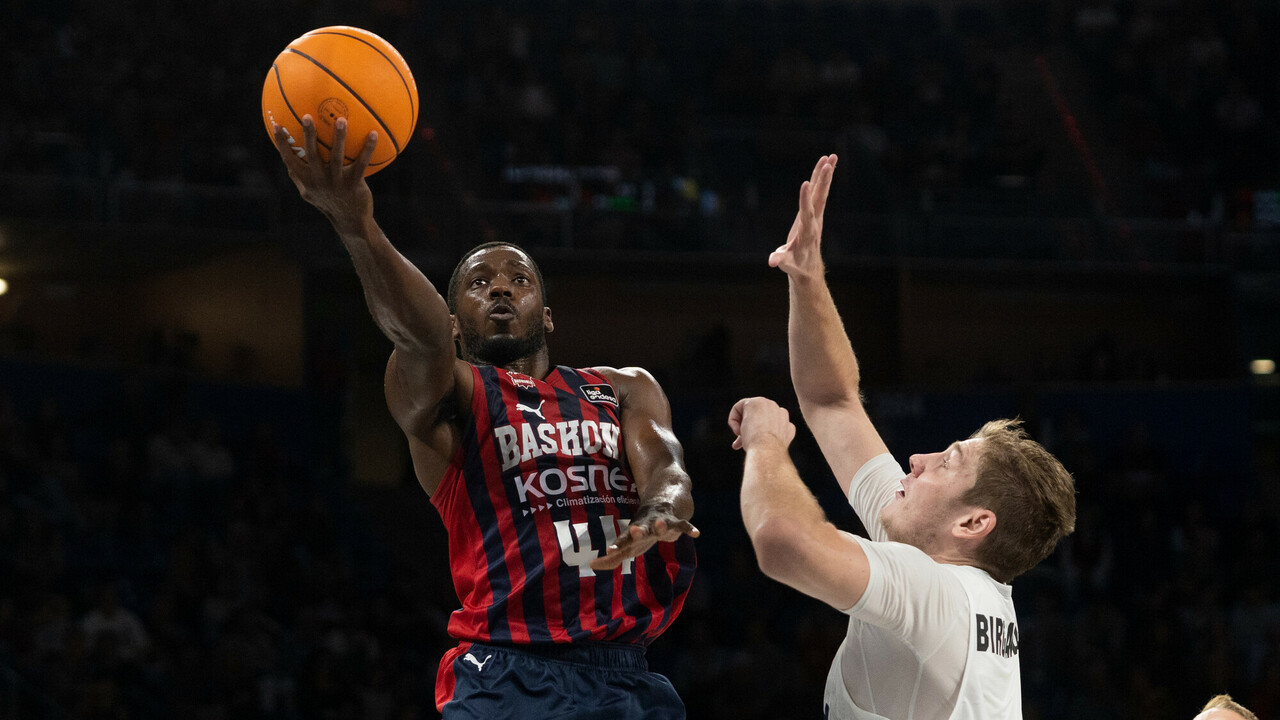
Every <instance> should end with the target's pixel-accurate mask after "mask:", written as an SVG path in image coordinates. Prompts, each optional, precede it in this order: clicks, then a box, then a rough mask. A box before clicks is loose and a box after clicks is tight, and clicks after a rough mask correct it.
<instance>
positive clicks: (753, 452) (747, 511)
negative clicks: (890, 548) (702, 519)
mask: <svg viewBox="0 0 1280 720" xmlns="http://www.w3.org/2000/svg"><path fill="white" fill-rule="evenodd" d="M729 427H730V429H732V430H733V432H734V434H735V435H736V436H737V438H736V439H735V440H734V443H733V446H734V447H735V448H738V449H742V450H745V451H746V454H747V458H746V463H745V465H744V467H743V473H742V521H743V523H744V524H745V525H746V527H747V535H749V536H750V537H751V545H752V546H753V547H754V548H755V551H756V561H757V562H758V563H759V565H760V571H761V572H763V573H764V574H765V575H768V576H769V577H771V578H773V579H774V580H777V581H778V582H781V583H784V584H786V585H790V586H791V587H793V588H795V589H796V590H799V591H800V592H802V593H804V594H806V595H809V596H810V597H814V598H817V599H819V600H821V601H823V602H825V603H827V604H828V605H831V606H832V607H834V608H836V609H837V610H847V609H849V608H851V607H853V606H854V605H855V604H857V602H858V600H859V599H861V598H862V594H863V593H864V592H866V589H867V581H868V578H869V577H870V565H869V563H868V560H867V554H866V552H865V551H864V550H863V549H862V546H861V545H859V544H858V542H857V541H856V540H854V539H853V536H851V535H849V534H848V533H846V532H842V531H841V530H839V529H837V528H836V527H835V526H834V525H832V524H831V523H830V522H829V521H828V520H827V517H826V515H825V514H824V513H823V512H822V508H821V506H819V505H818V501H817V499H815V498H814V497H813V493H811V492H809V488H808V487H806V486H805V484H804V483H803V482H802V481H801V480H800V475H799V474H798V473H797V472H796V466H795V465H794V464H793V463H792V462H791V456H790V455H789V454H788V452H787V448H788V446H789V445H790V444H791V440H792V439H793V438H794V437H795V434H796V428H795V426H794V425H792V424H791V422H790V419H789V417H788V414H787V411H786V410H785V409H784V408H781V407H779V406H778V405H777V403H775V402H773V401H772V400H767V399H765V398H747V399H744V400H739V401H738V403H737V404H736V405H734V406H733V410H731V411H730V413H729Z"/></svg>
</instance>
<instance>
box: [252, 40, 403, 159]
mask: <svg viewBox="0 0 1280 720" xmlns="http://www.w3.org/2000/svg"><path fill="white" fill-rule="evenodd" d="M308 113H309V114H310V115H311V117H312V118H313V119H314V120H315V125H316V149H317V151H318V152H319V154H320V158H321V159H323V160H325V161H328V159H329V149H330V147H331V146H332V144H333V130H334V122H335V121H336V120H337V119H338V118H340V117H345V118H346V119H347V142H346V146H345V152H344V155H345V157H344V158H343V164H344V165H349V164H350V163H351V162H353V161H354V160H355V159H356V157H357V156H359V155H360V148H361V147H363V145H364V139H365V137H366V136H368V134H369V132H370V131H371V130H377V131H378V146H377V149H376V150H375V151H374V153H373V157H372V158H371V159H370V160H369V167H368V168H367V169H366V170H365V172H364V174H365V176H366V177H368V176H369V175H372V174H374V173H376V172H378V171H379V170H381V169H382V168H384V167H386V166H387V165H388V164H390V162H391V161H392V160H395V159H396V157H397V156H398V155H399V154H400V151H401V150H403V149H404V146H405V145H406V144H408V142H409V138H411V137H413V129H414V127H415V126H416V125H417V123H418V87H417V85H415V84H414V82H413V73H411V72H409V66H408V65H407V64H405V61H404V58H402V57H400V53H398V52H396V49H395V48H394V47H391V43H389V42H387V41H386V40H383V39H382V38H380V37H378V36H377V35H374V34H373V33H371V32H369V31H368V30H361V29H359V28H353V27H346V26H344V25H334V26H332V27H322V28H319V29H317V30H312V31H311V32H309V33H307V34H306V35H303V36H302V37H300V38H298V39H297V40H294V41H293V42H291V43H289V46H288V47H286V48H285V49H284V52H282V53H280V55H279V56H277V57H276V61H275V62H274V63H272V64H271V72H269V73H267V81H266V82H265V83H263V85H262V121H263V123H265V124H266V126H267V134H268V135H270V134H271V122H272V121H273V120H274V121H275V122H276V123H278V124H279V125H281V126H282V127H284V129H285V130H287V131H288V132H289V141H290V143H291V144H292V145H293V146H294V152H297V153H298V154H300V155H301V154H302V153H303V152H304V150H303V133H302V116H303V115H306V114H308Z"/></svg>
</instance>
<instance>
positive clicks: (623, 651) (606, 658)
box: [471, 642, 649, 672]
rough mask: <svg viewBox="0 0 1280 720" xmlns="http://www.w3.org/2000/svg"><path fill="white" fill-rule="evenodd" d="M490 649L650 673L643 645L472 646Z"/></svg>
mask: <svg viewBox="0 0 1280 720" xmlns="http://www.w3.org/2000/svg"><path fill="white" fill-rule="evenodd" d="M486 648H491V649H493V650H497V651H500V652H508V653H515V654H517V655H529V656H532V657H538V658H543V659H545V660H552V661H555V662H565V663H575V664H578V665H590V666H592V667H597V668H608V669H612V670H639V671H641V672H647V671H648V670H649V661H648V660H646V659H645V657H644V647H643V646H642V645H629V644H626V643H608V642H585V643H569V644H559V643H539V644H533V645H515V644H509V643H492V642H490V643H480V642H473V643H471V650H472V651H473V652H474V651H475V650H476V649H481V650H484V649H486Z"/></svg>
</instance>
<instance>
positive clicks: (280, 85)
mask: <svg viewBox="0 0 1280 720" xmlns="http://www.w3.org/2000/svg"><path fill="white" fill-rule="evenodd" d="M271 71H272V72H273V73H275V76H276V87H277V88H279V89H280V99H281V100H284V106H285V107H287V108H289V114H290V115H292V116H293V119H294V120H295V121H296V122H297V123H298V126H299V127H301V126H302V118H301V117H299V116H298V111H297V110H294V109H293V103H291V102H289V93H287V92H285V91H284V81H283V80H281V79H280V67H279V66H278V65H276V64H275V63H271ZM316 143H317V144H318V145H320V147H322V148H324V149H325V150H327V151H329V152H330V153H332V152H333V148H332V147H330V146H329V143H326V142H325V141H323V140H321V139H320V137H319V136H318V135H317V136H316ZM397 154H399V153H397ZM342 159H343V160H350V161H352V162H355V158H354V157H347V156H346V155H343V156H342ZM393 159H394V158H393ZM386 162H390V160H383V161H382V162H376V163H369V167H373V166H375V165H381V164H383V163H386Z"/></svg>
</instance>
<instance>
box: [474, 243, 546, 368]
mask: <svg viewBox="0 0 1280 720" xmlns="http://www.w3.org/2000/svg"><path fill="white" fill-rule="evenodd" d="M537 278H538V275H537V273H535V272H534V271H533V263H532V262H531V261H530V260H529V257H528V256H527V255H525V254H524V253H522V252H520V251H519V250H516V249H515V248H510V247H501V246H499V247H493V248H489V249H487V250H482V251H480V252H478V253H476V254H475V255H473V256H472V257H471V258H470V259H469V260H468V261H467V266H466V268H465V269H464V270H463V272H462V276H461V281H460V282H459V284H458V298H457V311H456V313H455V314H454V317H455V320H456V322H457V331H458V334H457V337H458V340H459V342H460V343H461V345H462V356H463V358H464V359H465V360H468V361H469V362H476V363H482V364H486V365H498V366H501V365H506V364H508V363H510V362H512V361H514V360H518V359H520V358H523V357H527V356H529V355H532V354H534V353H536V352H538V351H539V350H541V349H542V348H543V347H545V346H546V341H547V339H546V334H547V333H548V332H550V331H551V329H552V325H551V311H550V310H549V309H547V308H545V307H543V305H542V288H540V287H538V280H537Z"/></svg>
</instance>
